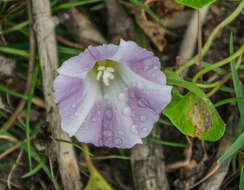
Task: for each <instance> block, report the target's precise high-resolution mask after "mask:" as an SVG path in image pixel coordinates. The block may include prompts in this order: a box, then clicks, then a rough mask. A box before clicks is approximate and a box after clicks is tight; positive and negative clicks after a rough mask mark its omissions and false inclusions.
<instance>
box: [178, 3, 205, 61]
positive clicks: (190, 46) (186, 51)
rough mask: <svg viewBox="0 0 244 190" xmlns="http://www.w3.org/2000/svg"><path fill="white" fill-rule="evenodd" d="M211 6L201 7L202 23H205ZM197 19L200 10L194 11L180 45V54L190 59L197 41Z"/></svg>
mask: <svg viewBox="0 0 244 190" xmlns="http://www.w3.org/2000/svg"><path fill="white" fill-rule="evenodd" d="M208 10H209V6H206V7H203V8H202V9H201V17H202V18H201V24H202V23H204V20H205V18H206V15H207V13H208ZM197 20H198V12H197V11H194V13H193V15H192V18H191V20H190V22H189V24H188V27H187V30H186V32H185V34H184V36H183V41H182V43H181V46H180V51H179V53H178V55H179V56H180V57H183V58H184V59H189V58H191V57H192V55H193V53H194V51H195V44H196V41H197V33H196V28H197V23H198V22H197Z"/></svg>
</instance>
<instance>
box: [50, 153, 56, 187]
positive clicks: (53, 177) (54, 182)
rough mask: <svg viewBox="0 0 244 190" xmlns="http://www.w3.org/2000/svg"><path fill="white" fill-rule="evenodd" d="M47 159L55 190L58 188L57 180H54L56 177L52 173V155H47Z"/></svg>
mask: <svg viewBox="0 0 244 190" xmlns="http://www.w3.org/2000/svg"><path fill="white" fill-rule="evenodd" d="M48 160H49V166H50V170H51V175H52V180H53V184H54V187H55V189H56V190H58V186H57V181H56V177H55V175H54V171H53V161H52V155H50V154H49V155H48Z"/></svg>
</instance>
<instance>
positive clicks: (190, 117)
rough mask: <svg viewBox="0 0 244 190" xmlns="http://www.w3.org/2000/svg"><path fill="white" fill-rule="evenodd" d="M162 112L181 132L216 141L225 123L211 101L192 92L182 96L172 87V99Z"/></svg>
mask: <svg viewBox="0 0 244 190" xmlns="http://www.w3.org/2000/svg"><path fill="white" fill-rule="evenodd" d="M163 114H165V115H166V116H167V117H168V118H169V119H170V120H171V122H172V123H173V124H174V125H175V126H176V128H177V129H179V130H180V131H181V132H182V133H183V134H185V135H188V136H191V137H197V138H198V139H201V140H206V141H217V140H219V139H220V138H221V137H222V136H223V134H224V131H225V123H224V122H223V120H222V119H221V117H220V116H219V114H218V112H217V110H216V109H215V107H214V105H213V104H212V102H211V101H210V100H209V99H208V98H207V97H199V96H197V95H195V94H194V93H192V92H189V93H188V94H186V95H185V96H182V95H181V94H180V93H179V91H178V90H176V89H173V91H172V100H171V102H170V104H169V105H168V106H167V107H166V108H165V109H164V111H163Z"/></svg>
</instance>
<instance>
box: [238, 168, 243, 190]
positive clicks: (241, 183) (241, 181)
mask: <svg viewBox="0 0 244 190" xmlns="http://www.w3.org/2000/svg"><path fill="white" fill-rule="evenodd" d="M243 185H244V164H242V167H241V176H240V184H239V190H243Z"/></svg>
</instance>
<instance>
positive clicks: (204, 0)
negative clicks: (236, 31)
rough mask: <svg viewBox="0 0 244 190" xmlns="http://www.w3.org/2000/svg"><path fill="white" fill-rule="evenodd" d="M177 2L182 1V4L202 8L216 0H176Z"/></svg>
mask: <svg viewBox="0 0 244 190" xmlns="http://www.w3.org/2000/svg"><path fill="white" fill-rule="evenodd" d="M175 1H176V2H177V3H180V4H182V5H185V6H188V7H191V8H195V9H199V8H202V7H204V6H207V5H209V4H211V3H213V2H215V1H216V0H175Z"/></svg>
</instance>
